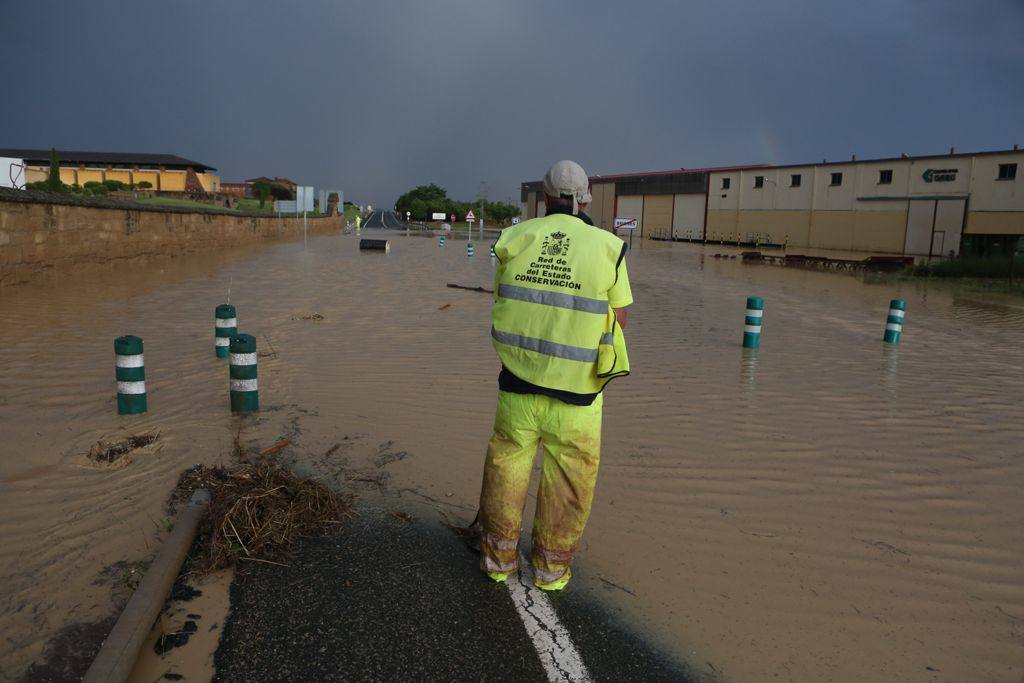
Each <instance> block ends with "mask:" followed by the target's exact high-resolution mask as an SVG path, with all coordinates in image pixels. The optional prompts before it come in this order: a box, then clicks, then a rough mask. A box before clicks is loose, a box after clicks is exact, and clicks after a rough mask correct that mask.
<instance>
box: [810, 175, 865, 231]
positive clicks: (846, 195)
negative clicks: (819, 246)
mask: <svg viewBox="0 0 1024 683" xmlns="http://www.w3.org/2000/svg"><path fill="white" fill-rule="evenodd" d="M833 173H841V174H842V180H841V183H840V184H839V185H833V184H832V174H833ZM856 199H857V166H856V165H855V164H835V165H830V166H817V167H815V169H814V195H813V199H812V201H811V209H812V210H813V211H852V210H853V208H854V206H853V205H854V202H855V201H856ZM812 234H813V231H812ZM838 248H840V249H841V248H843V247H838Z"/></svg>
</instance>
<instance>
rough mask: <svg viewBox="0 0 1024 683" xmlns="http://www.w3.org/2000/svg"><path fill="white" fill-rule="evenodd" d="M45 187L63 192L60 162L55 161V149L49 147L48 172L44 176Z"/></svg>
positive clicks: (52, 190)
mask: <svg viewBox="0 0 1024 683" xmlns="http://www.w3.org/2000/svg"><path fill="white" fill-rule="evenodd" d="M46 188H47V189H48V190H50V191H51V192H63V191H64V183H63V182H62V181H61V179H60V162H59V161H57V149H56V148H55V147H51V148H50V174H49V175H48V176H47V177H46Z"/></svg>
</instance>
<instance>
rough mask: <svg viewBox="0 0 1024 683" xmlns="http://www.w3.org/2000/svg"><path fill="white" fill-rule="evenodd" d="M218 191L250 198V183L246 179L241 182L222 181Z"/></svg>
mask: <svg viewBox="0 0 1024 683" xmlns="http://www.w3.org/2000/svg"><path fill="white" fill-rule="evenodd" d="M220 191H221V192H223V193H224V194H230V195H234V196H235V197H244V198H252V183H250V182H248V181H246V182H243V183H224V182H222V183H221V184H220Z"/></svg>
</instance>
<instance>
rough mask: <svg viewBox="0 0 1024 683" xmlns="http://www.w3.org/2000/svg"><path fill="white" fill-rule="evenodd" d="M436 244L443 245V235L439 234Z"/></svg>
mask: <svg viewBox="0 0 1024 683" xmlns="http://www.w3.org/2000/svg"><path fill="white" fill-rule="evenodd" d="M437 246H439V247H443V246H444V235H441V236H440V237H438V238H437Z"/></svg>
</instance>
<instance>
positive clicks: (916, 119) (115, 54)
mask: <svg viewBox="0 0 1024 683" xmlns="http://www.w3.org/2000/svg"><path fill="white" fill-rule="evenodd" d="M1022 21H1024V5H1022V4H1021V3H1020V2H1017V1H1015V0H1006V1H1005V2H987V3H964V2H938V1H936V2H910V1H908V2H892V1H891V0H868V1H864V2H858V3H848V2H843V3H830V2H821V1H820V0H808V1H801V2H781V3H765V2H727V1H726V2H714V3H711V2H702V3H693V2H678V1H672V2H636V3H632V2H623V1H622V0H619V1H617V2H605V1H601V2H593V1H592V2H561V3H553V2H543V1H541V0H527V1H526V2H498V1H497V0H477V1H471V0H461V1H459V0H430V1H427V0H404V1H398V0H394V1H390V2H389V1H383V2H362V3H343V2H337V1H336V0H322V1H320V2H294V3H293V2H287V3H286V2H250V1H245V2H242V1H240V0H239V1H233V2H228V1H226V0H219V1H216V2H209V1H207V0H202V1H188V2H184V1H179V0H176V1H174V2H163V3H155V2H147V1H144V0H133V1H132V2H102V1H97V0H93V1H91V2H88V3H57V2H31V3H30V2H18V3H15V2H12V1H10V0H0V68H2V70H3V74H4V79H3V82H4V88H5V97H4V100H3V102H2V103H0V147H3V146H9V147H51V146H57V147H62V148H67V149H90V150H111V151H153V152H170V153H176V154H180V155H182V156H186V157H190V158H195V159H198V160H200V161H203V162H205V163H209V164H211V165H213V166H217V167H218V168H219V170H220V173H221V175H222V177H223V178H224V179H225V180H238V179H242V178H246V177H251V176H254V175H260V174H271V175H284V176H288V177H291V178H293V179H295V180H298V181H301V182H304V183H310V184H314V185H317V186H331V187H333V186H341V187H342V188H343V189H345V190H346V192H347V193H348V196H349V197H350V198H352V199H354V200H356V201H361V202H367V201H369V202H372V203H377V204H380V203H390V202H391V201H393V200H394V198H395V197H396V196H397V194H398V193H400V192H401V191H403V190H404V189H406V188H408V187H409V186H411V185H413V184H417V183H423V182H430V181H436V182H439V183H441V184H443V185H445V186H446V187H447V188H448V189H449V191H450V192H451V193H452V194H454V195H457V196H461V197H467V198H468V197H472V196H475V195H476V193H477V191H478V188H479V186H480V182H481V181H487V183H488V185H489V194H490V196H491V197H492V198H505V197H513V198H518V186H519V182H520V181H522V180H526V179H533V178H538V177H540V176H541V175H542V174H543V172H544V170H545V168H546V167H547V166H548V165H549V164H550V163H551V162H553V161H556V160H558V159H560V158H574V159H577V160H579V161H580V162H582V163H583V164H584V166H585V167H586V168H587V170H588V171H590V172H591V173H614V172H619V171H627V170H651V169H662V168H676V167H681V166H687V167H694V166H701V165H710V164H734V163H748V162H804V161H817V160H820V159H822V158H825V157H828V158H831V159H838V158H846V157H848V156H849V155H850V154H853V153H856V154H858V155H859V156H860V157H861V158H864V157H868V156H876V155H892V154H898V153H900V152H908V153H932V152H942V151H945V150H947V149H948V147H949V146H953V145H955V146H957V147H958V148H960V149H962V150H977V149H991V148H1002V147H1006V146H1009V145H1010V144H1012V143H1014V142H1024V139H1022V138H1024V135H1022V127H1024V124H1022V123H1021V122H1022V121H1024V92H1022V89H1021V88H1020V76H1021V73H1022V72H1021V67H1020V65H1021V64H1022V63H1024V41H1021V40H1020V39H1019V27H1020V26H1021V25H1022Z"/></svg>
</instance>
